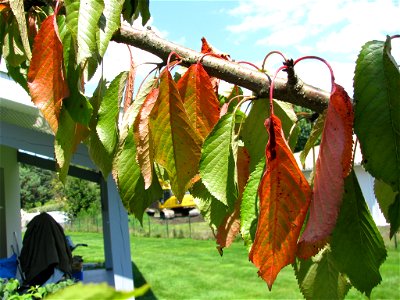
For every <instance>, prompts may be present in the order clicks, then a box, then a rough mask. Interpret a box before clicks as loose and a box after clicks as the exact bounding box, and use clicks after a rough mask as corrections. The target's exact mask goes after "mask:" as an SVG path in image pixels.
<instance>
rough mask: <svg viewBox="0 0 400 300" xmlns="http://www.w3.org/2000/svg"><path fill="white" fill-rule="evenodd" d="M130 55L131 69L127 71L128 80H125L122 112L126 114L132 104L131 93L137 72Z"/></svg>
mask: <svg viewBox="0 0 400 300" xmlns="http://www.w3.org/2000/svg"><path fill="white" fill-rule="evenodd" d="M129 49H130V48H129ZM130 54H131V67H130V69H129V74H128V80H127V83H126V89H125V96H124V112H126V111H127V110H128V108H129V106H131V104H132V100H133V92H134V87H135V77H136V70H137V67H136V65H135V62H134V60H133V58H132V53H131V52H130Z"/></svg>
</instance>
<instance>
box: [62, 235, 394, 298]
mask: <svg viewBox="0 0 400 300" xmlns="http://www.w3.org/2000/svg"><path fill="white" fill-rule="evenodd" d="M69 234H70V235H71V237H72V240H73V241H74V242H75V243H80V242H85V243H88V244H89V247H88V248H83V247H80V248H77V249H76V250H75V251H74V254H76V255H82V256H83V257H84V260H85V262H103V261H104V254H103V240H102V235H101V234H99V233H76V232H70V233H69ZM131 252H132V261H133V262H134V263H135V266H136V267H137V269H138V270H139V272H140V273H141V275H143V277H144V280H145V281H147V282H148V283H149V284H150V285H151V288H152V292H153V293H154V294H153V295H155V297H157V298H158V299H302V298H303V296H302V295H301V293H300V292H299V289H298V286H297V282H296V278H295V276H294V273H293V270H292V268H291V266H288V267H286V268H284V269H283V270H282V271H281V272H280V273H279V274H278V278H277V280H276V282H275V283H274V286H273V288H272V291H271V292H269V291H268V288H267V285H266V283H265V282H264V281H263V280H261V279H260V278H259V277H258V275H257V270H256V268H255V267H254V266H253V265H252V263H250V262H249V261H248V259H247V250H246V249H245V247H244V246H243V245H242V243H241V242H237V243H234V244H233V245H232V246H231V247H230V248H228V249H226V250H225V251H224V255H223V257H220V256H219V254H218V251H217V250H216V248H215V241H212V240H193V239H166V238H149V237H133V238H131ZM380 270H381V274H382V277H383V281H382V283H381V284H380V285H379V286H377V287H376V288H375V289H373V291H372V294H371V299H400V287H399V282H400V251H399V250H395V249H394V247H393V243H392V242H390V243H389V242H388V258H387V260H386V261H385V263H384V264H383V265H382V267H381V269H380ZM136 279H138V275H136ZM137 281H138V280H136V282H137ZM153 295H150V296H148V297H147V298H148V299H151V298H153V299H154V296H153ZM142 299H143V298H142ZM346 299H366V297H365V296H363V295H362V294H361V293H360V292H358V291H357V290H355V289H354V288H353V289H351V290H350V292H349V293H348V295H347V297H346Z"/></svg>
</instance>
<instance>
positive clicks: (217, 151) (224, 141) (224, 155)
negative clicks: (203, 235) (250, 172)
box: [199, 113, 237, 207]
mask: <svg viewBox="0 0 400 300" xmlns="http://www.w3.org/2000/svg"><path fill="white" fill-rule="evenodd" d="M234 124H235V122H234V117H233V115H232V114H231V113H228V114H226V115H224V116H223V117H222V118H221V119H220V120H219V121H218V123H217V124H216V125H215V126H214V128H213V130H212V131H211V133H210V134H209V135H208V137H207V138H206V139H205V141H204V144H203V149H202V153H201V154H202V155H201V159H200V166H199V171H200V177H201V178H202V181H203V184H204V185H205V186H206V188H207V190H208V191H209V192H210V193H211V195H213V196H214V197H215V198H216V199H218V200H219V201H221V202H222V203H223V204H225V205H226V206H228V207H233V205H234V203H235V200H236V198H237V190H236V185H235V159H234V156H233V147H232V143H233V141H232V140H233V139H232V136H233V130H234Z"/></svg>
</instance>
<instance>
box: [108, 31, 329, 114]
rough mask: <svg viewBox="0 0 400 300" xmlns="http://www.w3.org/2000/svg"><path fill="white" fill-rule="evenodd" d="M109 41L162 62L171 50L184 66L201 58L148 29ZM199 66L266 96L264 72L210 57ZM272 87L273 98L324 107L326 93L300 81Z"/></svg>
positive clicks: (117, 35)
mask: <svg viewBox="0 0 400 300" xmlns="http://www.w3.org/2000/svg"><path fill="white" fill-rule="evenodd" d="M112 40H113V41H115V42H119V43H124V44H128V45H131V46H134V47H137V48H140V49H142V50H145V51H147V52H150V53H152V54H154V55H156V56H158V57H160V58H161V59H162V60H163V61H166V60H167V58H168V55H169V54H170V53H171V52H172V51H174V52H176V53H177V54H178V55H179V56H180V57H181V58H182V63H183V64H184V65H186V66H189V65H191V64H194V63H196V62H197V61H198V59H199V58H200V57H201V56H202V54H201V53H199V52H196V51H194V50H191V49H188V48H185V47H182V46H180V45H177V44H174V43H172V42H170V41H167V40H165V39H162V38H160V37H159V36H157V35H156V34H155V33H154V32H153V31H151V30H138V29H134V28H131V27H129V26H125V25H123V26H122V27H121V28H120V30H118V31H117V32H116V33H115V34H114V36H113V38H112ZM202 64H203V66H204V68H205V69H206V71H207V72H208V73H209V75H211V76H215V77H218V78H220V79H222V80H225V81H227V82H230V83H233V84H237V85H239V86H241V87H244V88H246V89H249V90H251V91H253V93H254V94H255V95H257V96H258V97H268V96H269V88H270V81H271V78H270V77H269V76H268V75H267V74H265V73H261V72H258V71H254V70H251V69H249V68H247V67H246V66H244V65H239V64H237V63H235V62H230V61H226V60H223V59H219V58H216V57H212V56H206V57H204V58H203V59H202ZM274 86H275V89H274V98H276V99H279V100H282V101H286V102H290V103H293V104H296V105H300V106H303V107H307V108H309V109H311V110H313V111H316V112H322V111H323V110H324V109H325V108H326V107H327V105H328V101H329V93H328V92H326V91H324V90H321V89H318V88H316V87H313V86H310V85H307V84H305V83H303V82H301V80H297V83H296V84H288V82H287V80H286V79H282V78H277V79H276V80H275V83H274Z"/></svg>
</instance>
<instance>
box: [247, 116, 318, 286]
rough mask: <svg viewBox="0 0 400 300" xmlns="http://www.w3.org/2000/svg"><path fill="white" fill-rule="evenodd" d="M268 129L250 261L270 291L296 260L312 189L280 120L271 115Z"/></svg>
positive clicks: (267, 124)
mask: <svg viewBox="0 0 400 300" xmlns="http://www.w3.org/2000/svg"><path fill="white" fill-rule="evenodd" d="M266 127H267V128H268V131H269V141H268V144H267V148H266V151H265V152H266V157H267V170H266V172H265V173H264V175H263V178H262V179H261V183H260V186H259V189H258V194H259V198H260V213H259V217H258V224H257V231H256V237H255V240H254V243H253V246H252V248H251V251H250V254H249V258H250V260H251V261H252V262H253V263H254V265H255V266H256V267H257V268H258V269H259V271H258V274H259V275H260V276H261V277H262V278H263V279H264V280H265V281H266V282H267V284H268V288H269V289H271V288H272V284H273V282H274V281H275V279H276V277H277V275H278V273H279V271H280V270H281V269H282V268H283V267H284V266H286V265H288V264H290V263H293V262H294V260H295V254H296V250H297V240H298V237H299V235H300V230H301V228H302V225H303V222H304V219H305V217H306V214H307V210H308V206H309V204H310V201H311V189H310V186H309V185H308V182H307V180H306V178H305V177H304V175H303V173H302V172H301V171H300V169H299V167H298V165H297V162H296V160H295V158H294V156H293V154H292V152H291V151H290V148H289V146H288V144H287V142H286V140H285V138H284V135H283V132H282V127H281V121H280V120H279V118H278V117H276V116H275V115H272V116H271V117H270V118H269V119H268V120H267V121H266Z"/></svg>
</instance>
